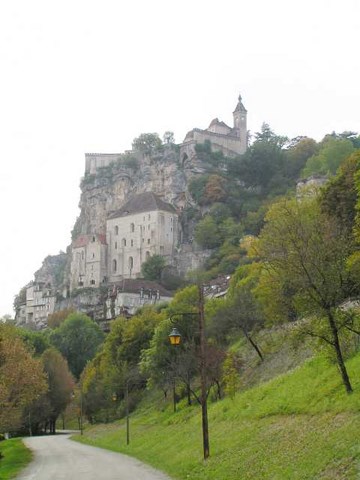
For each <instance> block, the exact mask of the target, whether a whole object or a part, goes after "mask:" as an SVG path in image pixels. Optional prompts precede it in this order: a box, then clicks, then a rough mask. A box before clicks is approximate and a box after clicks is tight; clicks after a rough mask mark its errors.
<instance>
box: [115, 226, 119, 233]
mask: <svg viewBox="0 0 360 480" xmlns="http://www.w3.org/2000/svg"><path fill="white" fill-rule="evenodd" d="M115 235H119V227H118V226H117V225H115Z"/></svg>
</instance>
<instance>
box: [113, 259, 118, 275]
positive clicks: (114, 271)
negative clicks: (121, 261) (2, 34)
mask: <svg viewBox="0 0 360 480" xmlns="http://www.w3.org/2000/svg"><path fill="white" fill-rule="evenodd" d="M116 270H117V261H116V260H115V259H114V260H113V262H112V271H113V273H116Z"/></svg>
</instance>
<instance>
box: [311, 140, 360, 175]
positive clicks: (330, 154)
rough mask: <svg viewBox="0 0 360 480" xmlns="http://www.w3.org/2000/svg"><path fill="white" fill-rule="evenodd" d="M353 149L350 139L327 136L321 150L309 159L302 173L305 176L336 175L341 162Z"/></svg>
mask: <svg viewBox="0 0 360 480" xmlns="http://www.w3.org/2000/svg"><path fill="white" fill-rule="evenodd" d="M353 151H354V147H353V144H352V142H351V141H350V140H346V139H339V138H333V137H332V136H327V137H325V139H324V140H323V141H322V142H321V147H320V150H319V152H318V153H317V154H316V155H313V156H312V157H310V158H309V159H308V160H307V162H306V165H305V168H304V170H303V172H302V175H303V177H304V178H306V177H309V176H311V175H315V174H320V175H327V174H331V175H334V174H335V173H336V170H337V169H338V167H339V166H340V164H341V162H342V161H343V160H344V159H345V158H346V157H348V156H349V155H350V154H351V153H353Z"/></svg>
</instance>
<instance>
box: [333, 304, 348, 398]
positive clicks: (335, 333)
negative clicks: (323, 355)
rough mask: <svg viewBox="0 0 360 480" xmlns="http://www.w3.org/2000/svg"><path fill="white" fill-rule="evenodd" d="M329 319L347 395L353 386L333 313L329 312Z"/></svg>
mask: <svg viewBox="0 0 360 480" xmlns="http://www.w3.org/2000/svg"><path fill="white" fill-rule="evenodd" d="M327 317H328V320H329V325H330V329H331V333H332V337H333V347H334V349H335V352H336V359H337V363H338V367H339V370H340V374H341V378H342V381H343V384H344V386H345V389H346V393H352V391H353V389H352V386H351V383H350V379H349V375H348V373H347V370H346V366H345V362H344V359H343V356H342V352H341V347H340V342H339V335H338V329H337V327H336V323H335V319H334V317H333V315H332V313H331V311H328V312H327Z"/></svg>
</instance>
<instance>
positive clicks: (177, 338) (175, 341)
mask: <svg viewBox="0 0 360 480" xmlns="http://www.w3.org/2000/svg"><path fill="white" fill-rule="evenodd" d="M198 289H199V303H198V307H199V311H198V312H197V313H194V312H180V313H175V314H173V315H171V316H170V321H172V318H173V317H175V316H177V315H196V316H197V317H198V322H199V323H198V327H199V340H200V362H199V363H200V383H201V417H202V434H203V450H204V460H206V459H207V458H208V457H209V455H210V446H209V424H208V414H207V394H206V354H205V343H206V340H205V315H204V290H203V287H202V286H201V285H199V287H198ZM169 340H170V343H171V345H175V346H176V345H180V342H181V334H180V332H179V331H178V330H177V328H175V327H174V328H173V329H172V331H171V333H170V334H169Z"/></svg>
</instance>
